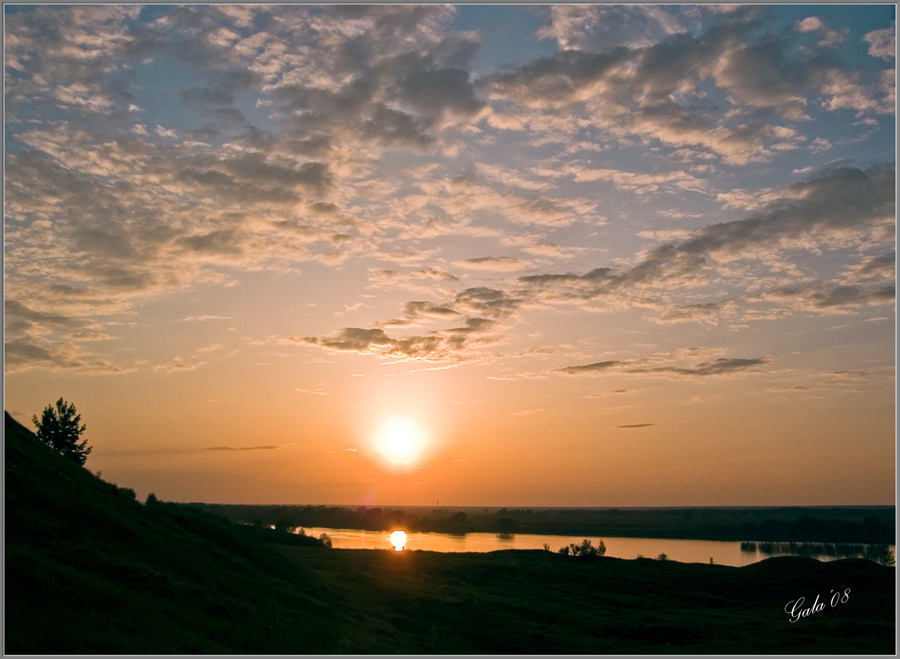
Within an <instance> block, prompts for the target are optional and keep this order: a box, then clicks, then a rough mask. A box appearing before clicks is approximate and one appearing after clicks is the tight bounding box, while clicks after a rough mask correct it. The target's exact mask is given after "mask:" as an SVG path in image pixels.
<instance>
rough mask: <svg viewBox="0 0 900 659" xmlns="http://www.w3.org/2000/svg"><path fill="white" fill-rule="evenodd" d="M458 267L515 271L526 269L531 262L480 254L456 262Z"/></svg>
mask: <svg viewBox="0 0 900 659" xmlns="http://www.w3.org/2000/svg"><path fill="white" fill-rule="evenodd" d="M454 265H455V266H456V267H458V268H464V269H466V270H489V271H492V272H515V271H516V270H524V269H525V268H527V267H529V266H530V265H531V264H530V263H529V262H528V261H524V260H522V259H517V258H513V257H511V256H480V257H478V258H472V259H464V260H462V261H456V262H454Z"/></svg>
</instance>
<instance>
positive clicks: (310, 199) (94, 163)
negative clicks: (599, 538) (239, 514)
mask: <svg viewBox="0 0 900 659" xmlns="http://www.w3.org/2000/svg"><path fill="white" fill-rule="evenodd" d="M5 11H6V13H5V27H4V34H5V53H4V55H5V67H6V73H5V104H6V105H5V107H6V124H5V149H6V152H5V183H4V186H5V220H4V227H5V248H4V255H5V264H4V270H5V316H4V318H5V320H4V323H5V401H4V404H5V408H6V410H8V411H9V412H10V413H11V414H12V415H13V416H14V417H15V418H17V419H18V420H19V421H21V422H22V423H24V424H25V425H27V426H29V427H33V426H32V423H31V417H32V415H34V414H38V415H39V414H40V412H41V410H42V409H43V408H44V407H45V406H46V405H48V404H49V403H51V402H54V401H55V400H56V399H57V398H59V397H64V398H65V399H66V400H68V401H70V402H72V403H74V404H75V405H76V407H77V409H78V411H79V412H80V413H81V415H82V420H83V422H84V423H86V424H87V432H86V433H85V437H86V438H87V439H88V441H89V443H90V444H91V445H92V446H93V447H94V448H93V453H92V454H91V456H90V458H89V459H88V461H87V464H86V467H87V468H88V469H90V470H91V471H94V472H96V471H98V470H102V477H103V479H104V480H108V481H111V482H115V483H117V484H118V485H120V486H123V487H131V488H134V489H135V490H136V491H137V493H138V496H139V497H140V498H141V499H143V497H145V496H146V495H147V493H149V492H151V491H152V492H154V493H155V494H156V495H157V496H158V497H159V498H160V499H164V500H172V501H204V502H218V503H293V504H345V505H354V506H357V505H376V504H377V505H391V504H394V505H432V504H434V503H435V502H436V501H437V500H438V499H439V500H440V502H441V505H442V506H453V505H460V506H468V505H472V506H478V505H483V506H511V505H515V506H604V507H606V506H704V505H705V506H715V505H723V506H724V505H819V504H892V503H893V502H894V491H895V477H894V474H895V402H894V400H895V399H894V391H895V348H894V345H895V342H894V337H895V330H896V325H895V227H896V221H895V180H896V179H895V147H896V134H895V118H896V114H895V96H894V93H895V92H894V87H895V70H894V66H895V59H894V58H895V13H894V7H893V6H892V5H859V4H854V5H848V6H837V5H819V6H817V5H796V6H739V5H729V6H713V5H700V6H675V5H646V6H622V5H593V6H574V5H557V6H549V5H548V6H538V5H521V6H516V5H508V6H477V5H470V6H438V5H406V6H377V5H372V6H361V7H348V6H292V5H282V6H260V5H256V6H253V5H220V6H187V7H171V6H160V5H153V6H144V7H142V6H137V5H128V6H125V5H121V6H117V5H105V6H102V5H101V6H79V7H66V6H50V5H45V6H27V5H21V6H14V5H13V6H11V5H6V6H5ZM391 417H404V418H406V420H405V421H403V423H406V424H408V425H410V426H411V427H414V426H418V427H419V428H420V429H421V432H422V433H423V434H424V441H425V444H424V448H423V450H422V451H421V453H420V454H418V455H417V456H416V458H415V459H414V460H412V461H411V462H409V463H408V464H392V463H390V462H389V461H387V460H386V459H385V458H384V457H383V456H382V455H381V454H380V453H379V452H378V450H377V448H376V439H377V436H378V434H379V430H380V429H381V428H382V425H383V423H384V422H385V420H386V419H389V418H391Z"/></svg>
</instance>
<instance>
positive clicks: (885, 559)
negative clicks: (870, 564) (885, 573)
mask: <svg viewBox="0 0 900 659" xmlns="http://www.w3.org/2000/svg"><path fill="white" fill-rule="evenodd" d="M878 562H879V563H881V564H882V565H887V566H888V567H894V566H895V565H896V564H897V559H896V558H895V557H894V552H892V551H891V550H890V548H885V550H884V551H883V552H882V553H881V556H879V557H878Z"/></svg>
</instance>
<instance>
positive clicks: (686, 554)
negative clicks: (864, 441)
mask: <svg viewBox="0 0 900 659" xmlns="http://www.w3.org/2000/svg"><path fill="white" fill-rule="evenodd" d="M305 532H306V534H307V535H314V536H316V537H318V536H319V535H321V534H322V533H326V534H328V536H329V537H330V538H331V543H332V546H333V547H335V548H337V549H388V550H389V549H391V543H390V539H389V537H390V533H388V532H386V531H384V532H383V531H359V530H355V529H327V528H307V529H305ZM584 538H585V536H583V535H578V536H565V535H536V534H529V533H516V534H514V535H509V536H502V535H499V534H496V533H467V534H466V535H450V534H447V533H408V534H407V539H406V547H405V548H406V550H409V551H415V550H417V549H420V550H426V551H442V552H487V551H497V550H499V549H543V548H544V544H545V543H546V544H547V545H549V547H550V549H551V550H552V551H556V550H558V549H559V548H560V547H563V546H567V545H570V544H573V543H575V544H581V541H582V540H583V539H584ZM587 538H588V539H589V540H590V541H591V542H592V543H593V545H594V546H595V547H596V546H597V545H598V544H599V541H600V538H598V537H591V536H587ZM603 543H604V544H605V545H606V556H612V557H614V558H636V557H637V556H638V555H639V554H640V555H641V556H644V557H645V558H657V557H658V556H659V555H660V554H666V557H667V558H668V559H669V560H673V561H679V562H681V563H709V561H710V559H712V560H713V561H714V562H715V563H718V564H720V565H733V566H737V567H740V566H742V565H749V564H751V563H756V562H758V561H761V560H763V559H766V558H769V557H771V556H785V555H791V554H792V553H796V552H790V551H788V550H787V547H783V548H782V547H771V548H769V551H763V550H762V549H761V548H760V546H759V545H760V544H762V543H753V544H754V545H755V546H754V547H753V548H752V550H751V549H749V548H748V547H746V545H745V547H744V548H743V549H742V548H741V543H740V542H735V541H721V540H673V539H670V538H606V537H604V538H603ZM888 546H889V547H890V549H891V551H894V552H895V553H896V548H895V546H894V545H888ZM861 547H862V548H863V551H865V550H866V549H868V547H869V546H868V545H862V546H861ZM879 547H880V548H883V545H880V546H879ZM777 549H782V551H773V550H777ZM804 555H809V556H812V557H813V558H817V559H819V560H821V561H829V560H834V559H836V558H844V557H845V556H844V555H841V556H834V555H829V554H828V553H824V552H823V553H805V554H804ZM857 555H863V554H862V553H860V554H857Z"/></svg>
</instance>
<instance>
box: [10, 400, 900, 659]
mask: <svg viewBox="0 0 900 659" xmlns="http://www.w3.org/2000/svg"><path fill="white" fill-rule="evenodd" d="M5 452H6V503H7V508H6V513H7V518H6V566H5V568H6V582H5V597H6V629H5V647H4V652H5V653H10V654H83V653H91V654H143V653H153V654H192V653H224V654H228V653H244V654H306V653H308V654H337V653H351V654H372V653H379V654H385V653H386V654H514V653H541V654H603V653H622V654H670V653H675V654H678V653H686V654H698V653H699V654H704V653H706V654H746V653H753V654H768V653H779V654H783V653H793V654H831V653H859V654H868V653H873V654H893V653H894V651H895V638H894V637H895V622H894V618H895V571H894V569H893V568H888V567H885V566H882V565H878V564H876V563H873V562H870V561H864V560H843V561H836V562H833V563H819V562H818V561H815V560H813V559H808V558H781V559H769V560H767V561H763V562H761V563H757V564H755V565H751V566H747V567H743V568H733V567H727V566H719V565H697V564H679V563H675V562H672V561H658V560H649V559H640V560H620V559H613V558H600V557H596V558H585V559H582V558H576V557H571V556H562V555H559V554H556V553H550V552H544V551H503V552H493V553H489V554H439V553H433V552H401V553H395V552H390V551H358V550H334V549H327V548H325V547H323V546H321V545H319V544H318V543H316V542H315V541H314V540H308V539H307V540H298V539H296V536H291V535H290V534H287V533H281V532H271V533H270V532H265V533H263V532H261V530H260V529H259V528H255V527H247V526H243V525H238V524H234V523H232V522H230V521H228V520H226V519H224V518H221V517H215V516H211V515H209V514H208V513H204V512H201V511H198V510H196V509H195V508H191V507H186V506H180V505H174V504H166V503H162V502H155V503H154V502H150V503H147V504H141V503H139V502H137V501H135V499H134V498H133V496H132V494H131V493H130V492H129V491H128V490H126V489H124V488H118V487H116V486H115V485H112V484H110V483H106V482H104V481H102V480H100V479H99V478H97V477H95V476H94V475H92V474H91V473H90V472H88V471H86V470H85V469H82V468H80V467H78V466H77V465H75V464H74V463H70V462H68V461H65V460H64V459H63V458H61V457H60V456H58V455H57V454H55V453H54V452H52V451H51V450H50V449H48V448H47V447H45V446H43V445H42V444H40V442H38V441H37V440H36V439H35V438H34V437H33V435H31V433H29V432H28V431H27V430H25V429H24V428H22V427H21V426H19V425H18V424H17V423H16V422H15V421H12V420H11V419H9V418H8V417H7V420H6V437H5ZM298 542H303V543H304V544H296V543H298ZM286 543H295V544H286ZM835 593H837V594H838V597H837V598H836V599H831V598H832V597H834V594H835ZM817 596H818V599H819V602H820V603H824V606H822V607H816V608H815V611H814V612H809V611H808V613H809V615H806V616H803V617H799V618H798V619H797V620H796V622H793V623H792V622H790V617H791V616H790V615H789V613H787V612H786V611H785V607H786V605H788V604H789V603H790V602H792V601H796V600H797V599H798V598H800V597H803V598H805V603H804V604H803V605H801V606H800V607H798V609H797V612H798V613H799V612H800V611H801V610H802V609H804V608H805V609H810V607H811V606H812V605H813V603H814V602H815V601H816V598H817ZM842 599H843V600H844V601H841V600H842ZM832 602H833V603H834V605H832ZM789 608H790V607H789Z"/></svg>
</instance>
